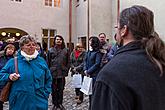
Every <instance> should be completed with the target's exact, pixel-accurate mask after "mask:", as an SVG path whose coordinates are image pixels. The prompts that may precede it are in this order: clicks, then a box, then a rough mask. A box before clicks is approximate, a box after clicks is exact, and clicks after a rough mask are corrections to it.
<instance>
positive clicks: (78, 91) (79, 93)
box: [75, 88, 84, 101]
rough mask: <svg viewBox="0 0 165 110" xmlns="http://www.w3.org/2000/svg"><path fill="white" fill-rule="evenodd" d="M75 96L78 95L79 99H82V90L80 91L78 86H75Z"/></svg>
mask: <svg viewBox="0 0 165 110" xmlns="http://www.w3.org/2000/svg"><path fill="white" fill-rule="evenodd" d="M75 92H76V96H79V100H81V101H83V99H84V96H83V92H81V91H80V88H75Z"/></svg>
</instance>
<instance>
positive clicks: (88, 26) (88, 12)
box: [87, 0, 90, 50]
mask: <svg viewBox="0 0 165 110" xmlns="http://www.w3.org/2000/svg"><path fill="white" fill-rule="evenodd" d="M89 3H90V2H89V0H88V6H87V44H88V48H87V49H88V50H89V37H90V21H89V20H90V16H89V15H90V11H89V9H90V7H89Z"/></svg>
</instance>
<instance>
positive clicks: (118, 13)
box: [117, 0, 120, 23]
mask: <svg viewBox="0 0 165 110" xmlns="http://www.w3.org/2000/svg"><path fill="white" fill-rule="evenodd" d="M119 16H120V0H117V23H118V21H119Z"/></svg>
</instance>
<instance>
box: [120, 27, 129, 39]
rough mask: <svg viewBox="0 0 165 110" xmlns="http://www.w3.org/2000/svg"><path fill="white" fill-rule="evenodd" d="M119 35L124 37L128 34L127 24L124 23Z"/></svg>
mask: <svg viewBox="0 0 165 110" xmlns="http://www.w3.org/2000/svg"><path fill="white" fill-rule="evenodd" d="M120 32H121V37H125V36H127V35H128V26H127V25H124V27H123V28H122V29H121V31H120Z"/></svg>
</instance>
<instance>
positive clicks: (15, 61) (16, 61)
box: [14, 57, 19, 74]
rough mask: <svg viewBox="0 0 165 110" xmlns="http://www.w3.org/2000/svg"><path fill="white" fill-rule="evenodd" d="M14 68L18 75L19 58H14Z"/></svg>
mask: <svg viewBox="0 0 165 110" xmlns="http://www.w3.org/2000/svg"><path fill="white" fill-rule="evenodd" d="M14 66H15V72H16V74H19V73H18V59H17V57H14Z"/></svg>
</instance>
